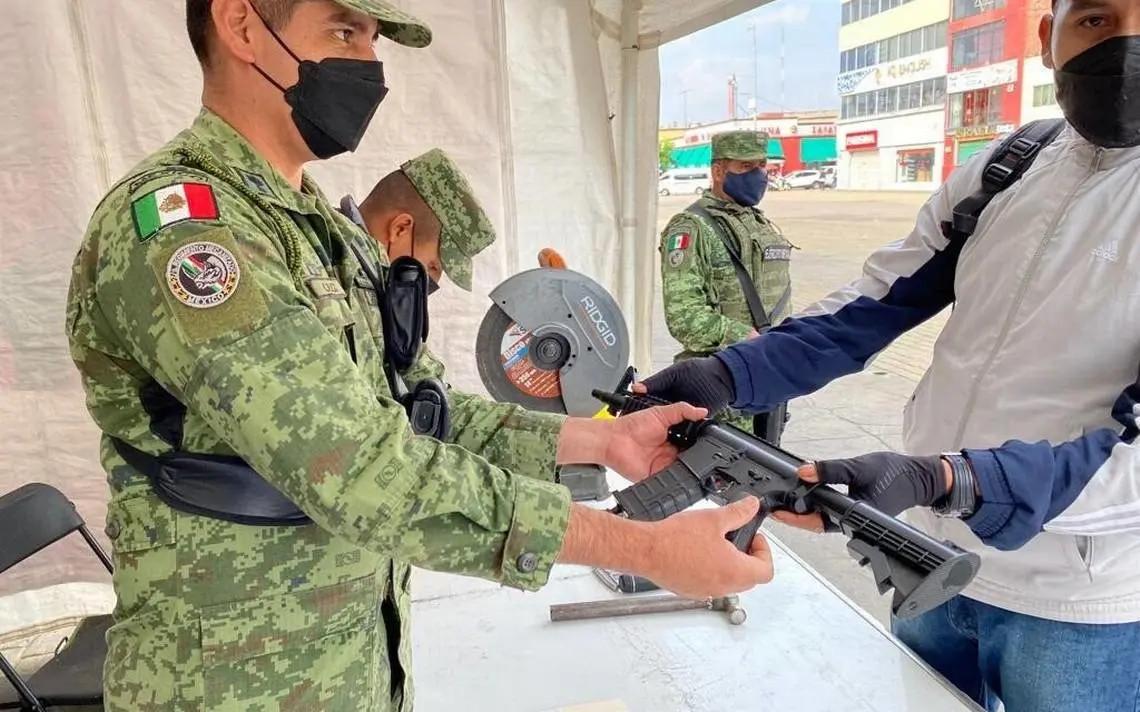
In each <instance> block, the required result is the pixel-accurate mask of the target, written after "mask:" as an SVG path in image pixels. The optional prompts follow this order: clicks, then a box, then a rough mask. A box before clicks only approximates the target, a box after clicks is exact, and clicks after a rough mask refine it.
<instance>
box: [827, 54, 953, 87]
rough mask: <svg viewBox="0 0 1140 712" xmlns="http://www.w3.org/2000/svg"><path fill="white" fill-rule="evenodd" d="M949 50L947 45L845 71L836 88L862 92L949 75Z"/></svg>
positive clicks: (840, 76) (837, 81)
mask: <svg viewBox="0 0 1140 712" xmlns="http://www.w3.org/2000/svg"><path fill="white" fill-rule="evenodd" d="M946 52H947V50H946V48H945V47H943V48H941V49H936V50H932V51H930V52H923V53H922V54H916V55H913V56H911V57H906V58H905V59H898V60H895V61H893V62H885V63H883V64H877V65H875V66H873V67H864V68H863V69H856V70H854V71H852V72H844V73H843V74H840V75H839V78H838V79H837V80H836V89H837V90H838V92H839V93H840V94H841V95H842V94H858V93H860V92H865V91H873V90H875V89H884V88H886V87H894V86H899V85H901V84H910V83H911V82H921V81H923V80H924V79H934V78H935V77H941V76H943V75H945V74H946V64H947V61H948V55H947V54H946Z"/></svg>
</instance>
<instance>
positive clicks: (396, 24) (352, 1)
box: [335, 0, 431, 47]
mask: <svg viewBox="0 0 1140 712" xmlns="http://www.w3.org/2000/svg"><path fill="white" fill-rule="evenodd" d="M335 2H336V3H337V4H338V5H344V6H345V7H347V8H351V9H353V10H356V11H358V12H363V13H364V14H365V15H368V16H369V17H372V18H375V19H376V20H377V21H378V22H379V23H380V34H381V36H383V37H387V38H388V39H390V40H392V41H393V42H396V43H397V44H402V45H404V46H406V47H427V46H428V45H429V44H431V29H430V28H428V26H427V25H425V24H424V23H422V22H420V21H419V20H417V19H416V18H414V17H412V16H411V15H409V14H408V13H406V12H404V11H403V10H397V9H396V8H395V7H394V6H392V5H391V4H389V3H386V2H384V1H383V0H335Z"/></svg>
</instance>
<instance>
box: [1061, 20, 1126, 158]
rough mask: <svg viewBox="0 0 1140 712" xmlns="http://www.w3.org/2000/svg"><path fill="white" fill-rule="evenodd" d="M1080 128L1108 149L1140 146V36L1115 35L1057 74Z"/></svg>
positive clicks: (1069, 113) (1069, 114)
mask: <svg viewBox="0 0 1140 712" xmlns="http://www.w3.org/2000/svg"><path fill="white" fill-rule="evenodd" d="M1053 76H1054V81H1055V82H1056V86H1057V103H1058V104H1060V106H1061V109H1062V110H1063V111H1064V112H1065V118H1066V119H1068V121H1069V123H1070V124H1072V125H1073V128H1074V129H1076V131H1077V133H1079V134H1080V135H1081V136H1084V137H1085V138H1086V139H1087V140H1088V141H1089V142H1091V143H1094V144H1096V145H1097V146H1103V147H1104V148H1124V147H1127V146H1137V145H1140V37H1138V36H1126V37H1112V38H1110V39H1107V40H1105V41H1103V42H1101V43H1100V44H1096V45H1093V46H1092V47H1089V48H1088V49H1086V50H1085V51H1084V52H1081V53H1080V54H1078V55H1077V56H1076V57H1073V58H1072V59H1070V60H1069V61H1068V62H1066V63H1065V65H1064V66H1063V67H1061V68H1060V69H1058V70H1056V71H1055V72H1054V73H1053Z"/></svg>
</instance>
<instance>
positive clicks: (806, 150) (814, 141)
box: [800, 136, 839, 164]
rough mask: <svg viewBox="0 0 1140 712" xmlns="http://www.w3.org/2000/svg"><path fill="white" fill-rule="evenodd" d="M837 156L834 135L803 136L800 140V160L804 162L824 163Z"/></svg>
mask: <svg viewBox="0 0 1140 712" xmlns="http://www.w3.org/2000/svg"><path fill="white" fill-rule="evenodd" d="M837 158H839V153H838V152H837V151H836V150H835V137H834V136H805V137H804V138H803V139H801V140H800V160H801V161H802V162H803V163H805V164H808V163H824V162H826V161H834V160H836V159H837Z"/></svg>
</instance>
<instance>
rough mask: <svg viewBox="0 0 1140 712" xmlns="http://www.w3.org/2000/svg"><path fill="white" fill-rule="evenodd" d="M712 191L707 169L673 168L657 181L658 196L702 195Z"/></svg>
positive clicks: (710, 178) (710, 177)
mask: <svg viewBox="0 0 1140 712" xmlns="http://www.w3.org/2000/svg"><path fill="white" fill-rule="evenodd" d="M711 189H712V175H711V174H710V173H709V170H708V169H707V168H672V169H670V170H667V171H665V172H664V173H662V174H661V177H660V178H658V179H657V194H658V195H702V194H704V192H705V191H707V190H711Z"/></svg>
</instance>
